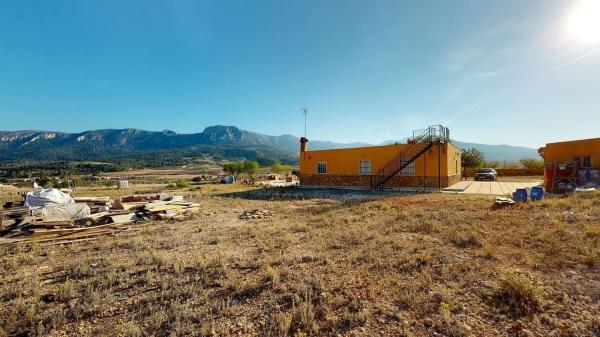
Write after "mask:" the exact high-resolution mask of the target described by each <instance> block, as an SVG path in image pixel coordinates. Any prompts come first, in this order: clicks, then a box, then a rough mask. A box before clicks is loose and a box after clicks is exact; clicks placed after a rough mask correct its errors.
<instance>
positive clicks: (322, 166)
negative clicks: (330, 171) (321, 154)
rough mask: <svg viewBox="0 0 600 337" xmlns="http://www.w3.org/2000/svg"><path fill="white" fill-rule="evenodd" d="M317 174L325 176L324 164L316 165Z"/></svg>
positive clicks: (325, 167) (325, 166)
mask: <svg viewBox="0 0 600 337" xmlns="http://www.w3.org/2000/svg"><path fill="white" fill-rule="evenodd" d="M317 173H318V174H327V163H326V162H321V163H317Z"/></svg>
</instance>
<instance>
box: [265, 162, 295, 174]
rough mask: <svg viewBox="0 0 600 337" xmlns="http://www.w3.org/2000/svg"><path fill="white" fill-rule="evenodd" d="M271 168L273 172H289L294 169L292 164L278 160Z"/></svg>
mask: <svg viewBox="0 0 600 337" xmlns="http://www.w3.org/2000/svg"><path fill="white" fill-rule="evenodd" d="M269 170H270V171H271V173H277V174H281V173H287V172H290V171H292V166H291V165H284V164H281V163H280V162H278V161H276V162H274V163H273V165H271V167H270V169H269Z"/></svg>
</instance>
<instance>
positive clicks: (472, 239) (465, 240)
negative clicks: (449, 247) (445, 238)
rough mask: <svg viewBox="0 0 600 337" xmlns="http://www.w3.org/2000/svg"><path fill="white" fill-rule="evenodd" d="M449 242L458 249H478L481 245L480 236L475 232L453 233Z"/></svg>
mask: <svg viewBox="0 0 600 337" xmlns="http://www.w3.org/2000/svg"><path fill="white" fill-rule="evenodd" d="M450 241H451V242H452V243H453V244H454V245H455V246H456V247H459V248H479V247H481V246H482V245H483V243H482V240H481V237H480V235H479V234H478V233H476V232H475V231H468V232H454V233H452V234H451V236H450Z"/></svg>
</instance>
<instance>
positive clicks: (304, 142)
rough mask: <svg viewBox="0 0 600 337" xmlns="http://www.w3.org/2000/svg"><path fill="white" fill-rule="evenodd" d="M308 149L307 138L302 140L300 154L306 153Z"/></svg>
mask: <svg viewBox="0 0 600 337" xmlns="http://www.w3.org/2000/svg"><path fill="white" fill-rule="evenodd" d="M307 147H308V139H307V138H306V137H302V138H300V152H301V153H302V152H306V148H307Z"/></svg>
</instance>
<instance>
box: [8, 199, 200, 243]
mask: <svg viewBox="0 0 600 337" xmlns="http://www.w3.org/2000/svg"><path fill="white" fill-rule="evenodd" d="M73 199H74V200H75V202H76V203H85V204H87V205H88V206H89V207H90V209H91V214H90V215H89V216H87V217H86V218H84V219H77V220H70V221H48V220H45V219H44V218H43V217H41V216H34V215H32V212H31V210H30V209H29V207H27V206H25V205H23V203H22V202H12V203H6V204H5V205H4V209H2V210H0V224H1V227H0V244H17V243H32V242H40V243H44V244H62V243H68V242H76V241H90V240H94V239H95V238H96V237H97V236H99V235H107V234H109V235H117V234H119V233H121V232H126V231H129V230H132V229H133V227H132V226H133V225H134V224H135V223H137V222H139V221H142V220H144V219H173V220H184V219H187V218H189V217H191V216H192V215H193V214H196V213H198V212H200V205H198V204H196V203H192V202H187V201H185V200H183V197H180V196H168V195H165V194H152V195H146V194H140V195H133V196H126V197H122V198H119V199H118V200H116V201H113V199H112V198H109V197H76V198H73Z"/></svg>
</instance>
